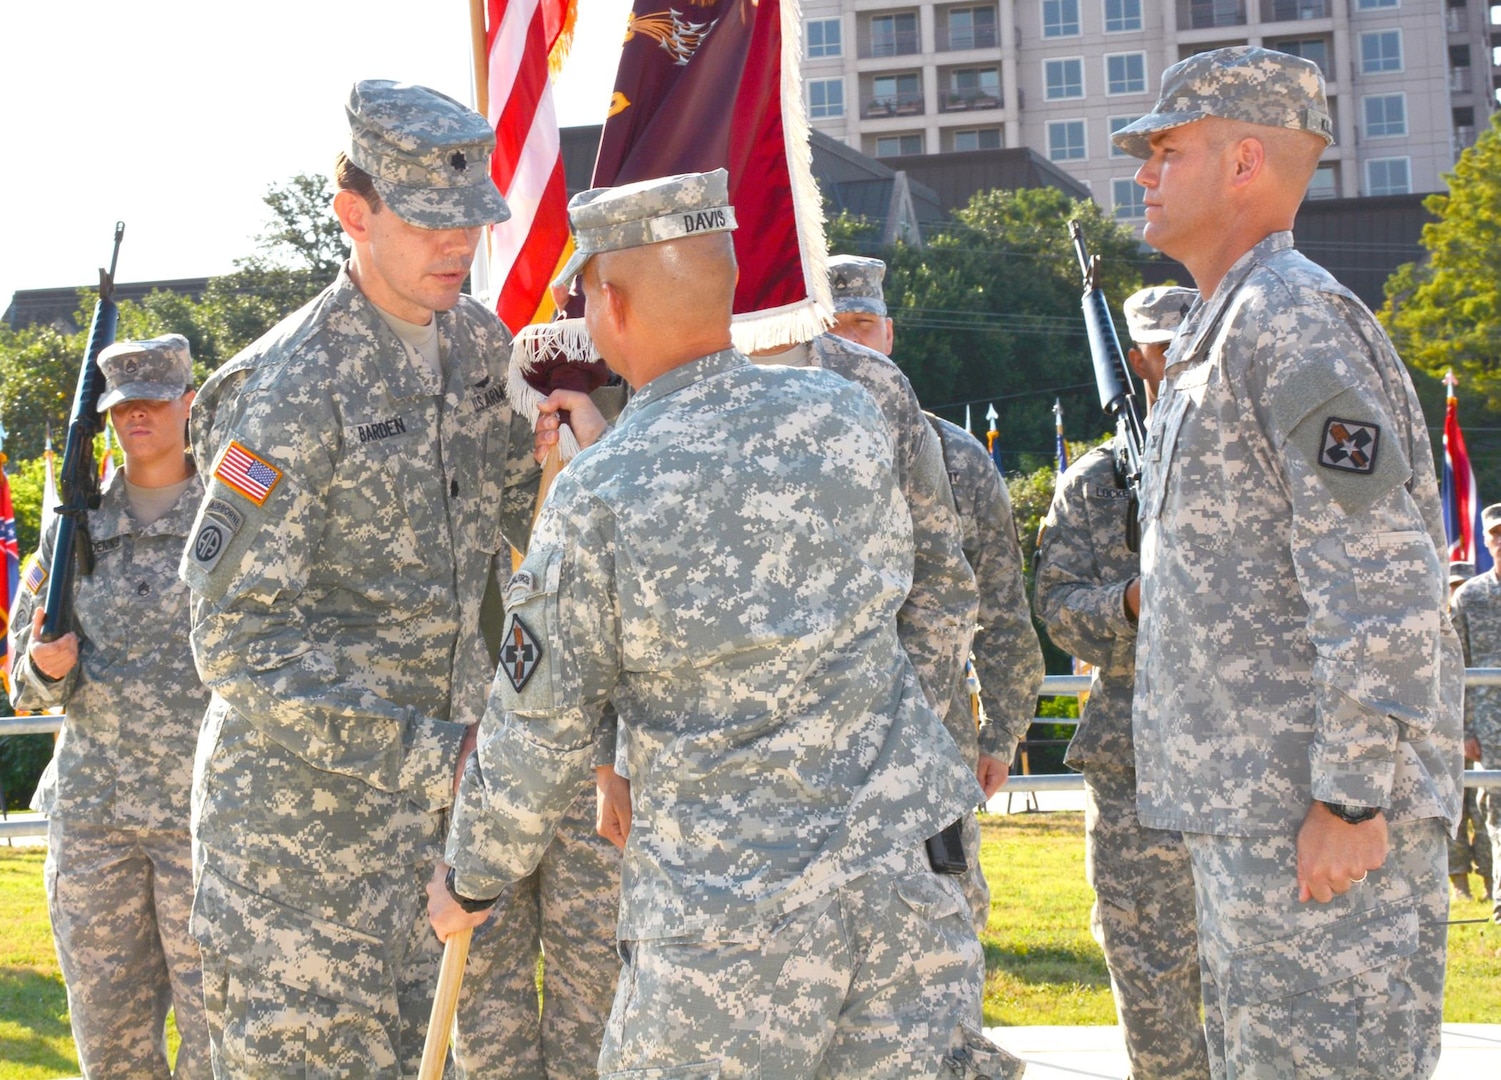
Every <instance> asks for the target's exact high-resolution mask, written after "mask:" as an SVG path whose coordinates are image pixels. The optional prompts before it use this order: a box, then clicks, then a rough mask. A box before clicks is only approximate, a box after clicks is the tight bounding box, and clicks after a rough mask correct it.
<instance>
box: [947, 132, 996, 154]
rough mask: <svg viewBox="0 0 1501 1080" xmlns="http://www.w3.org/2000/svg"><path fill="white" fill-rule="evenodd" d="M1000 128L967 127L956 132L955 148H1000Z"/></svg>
mask: <svg viewBox="0 0 1501 1080" xmlns="http://www.w3.org/2000/svg"><path fill="white" fill-rule="evenodd" d="M1000 148H1001V129H1000V128H967V129H965V130H964V131H956V132H954V149H955V150H999V149H1000Z"/></svg>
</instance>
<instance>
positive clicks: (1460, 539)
mask: <svg viewBox="0 0 1501 1080" xmlns="http://www.w3.org/2000/svg"><path fill="white" fill-rule="evenodd" d="M1444 385H1445V386H1447V387H1448V388H1449V396H1448V400H1447V401H1446V402H1445V405H1444V481H1443V486H1442V489H1441V491H1440V495H1441V498H1442V500H1443V510H1444V532H1445V534H1446V535H1447V537H1448V540H1449V561H1450V562H1451V563H1454V562H1472V563H1474V564H1475V572H1476V573H1477V574H1483V573H1485V572H1486V571H1487V570H1489V569H1490V568H1491V566H1492V560H1491V553H1490V552H1489V551H1487V550H1486V547H1485V542H1484V540H1483V539H1482V537H1483V535H1484V534H1483V532H1482V530H1481V527H1480V511H1481V509H1483V507H1482V505H1481V502H1480V494H1479V492H1478V491H1477V490H1476V487H1475V472H1474V470H1473V469H1471V468H1470V454H1469V451H1467V450H1466V449H1465V437H1464V433H1463V432H1462V431H1460V429H1459V398H1458V397H1457V396H1456V395H1455V392H1454V391H1455V387H1457V386H1458V385H1459V380H1458V379H1456V378H1455V377H1454V372H1453V371H1452V370H1450V371H1448V372H1446V373H1445V374H1444Z"/></svg>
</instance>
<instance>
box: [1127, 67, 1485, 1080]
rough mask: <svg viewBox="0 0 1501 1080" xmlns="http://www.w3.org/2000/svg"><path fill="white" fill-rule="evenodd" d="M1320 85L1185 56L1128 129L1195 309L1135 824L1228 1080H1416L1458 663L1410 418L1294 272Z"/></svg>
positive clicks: (1143, 714) (1154, 559)
mask: <svg viewBox="0 0 1501 1080" xmlns="http://www.w3.org/2000/svg"><path fill="white" fill-rule="evenodd" d="M1331 132H1332V125H1331V123H1330V119H1329V113H1328V110H1327V107H1326V104H1325V99H1324V84H1323V78H1322V77H1321V75H1320V74H1319V69H1318V67H1317V66H1316V65H1315V64H1313V63H1311V62H1309V61H1307V60H1303V59H1299V58H1296V57H1292V56H1288V55H1286V54H1283V53H1277V52H1270V51H1267V50H1265V49H1261V48H1256V47H1246V46H1242V47H1236V48H1229V49H1216V50H1214V51H1212V52H1207V53H1203V54H1200V55H1197V56H1192V57H1189V58H1188V59H1186V60H1183V61H1181V62H1180V63H1178V64H1175V65H1173V66H1172V67H1171V68H1169V69H1168V70H1167V71H1166V72H1165V73H1164V74H1163V77H1162V93H1161V96H1160V97H1159V99H1158V101H1157V104H1156V106H1155V107H1154V108H1153V110H1152V112H1150V113H1149V114H1148V115H1146V116H1144V117H1142V118H1141V119H1139V120H1137V121H1135V122H1134V123H1131V124H1129V125H1127V126H1126V127H1124V128H1122V129H1121V130H1120V131H1117V132H1116V133H1115V134H1114V135H1113V136H1112V138H1113V139H1114V141H1115V144H1116V145H1117V146H1119V147H1120V148H1121V149H1123V150H1125V151H1127V152H1128V153H1131V154H1134V155H1136V156H1137V157H1140V158H1144V159H1145V161H1144V163H1143V164H1142V165H1141V167H1140V168H1139V169H1138V170H1137V174H1136V179H1137V181H1138V183H1140V184H1142V185H1143V187H1145V188H1146V194H1145V197H1144V198H1145V203H1146V208H1147V209H1146V231H1145V234H1144V235H1145V239H1146V241H1147V242H1148V243H1149V244H1151V245H1152V246H1154V247H1156V248H1158V249H1160V250H1161V251H1163V252H1165V253H1166V254H1168V255H1170V256H1172V257H1174V258H1176V259H1179V260H1180V261H1182V263H1183V264H1184V265H1185V266H1186V267H1188V269H1189V272H1190V273H1191V274H1192V275H1193V278H1194V282H1195V284H1196V285H1197V286H1198V288H1199V292H1200V294H1201V296H1202V299H1201V300H1200V301H1199V303H1198V305H1197V306H1195V307H1194V309H1193V310H1192V311H1191V312H1190V313H1189V316H1188V318H1187V320H1186V321H1185V322H1184V324H1183V326H1182V327H1181V328H1180V329H1179V331H1178V334H1177V336H1176V337H1175V338H1174V339H1173V343H1172V346H1171V348H1170V350H1169V352H1168V358H1167V359H1168V366H1167V373H1166V378H1165V381H1164V383H1163V389H1162V398H1161V400H1160V401H1159V402H1158V403H1157V408H1156V410H1155V415H1154V417H1153V420H1152V424H1151V427H1150V428H1149V430H1148V432H1147V447H1146V458H1147V460H1146V470H1145V483H1144V485H1143V492H1142V498H1141V519H1142V531H1143V535H1142V542H1141V611H1142V613H1143V614H1142V620H1141V625H1140V628H1139V629H1138V632H1137V654H1136V655H1137V668H1136V698H1135V702H1134V706H1133V724H1134V736H1135V740H1136V768H1137V807H1138V811H1139V813H1140V816H1141V821H1142V824H1144V825H1148V826H1151V827H1153V828H1162V829H1178V830H1181V831H1182V832H1183V834H1184V839H1185V842H1186V843H1187V844H1188V849H1189V855H1190V857H1191V859H1192V861H1193V872H1194V885H1195V888H1196V892H1197V907H1198V912H1199V950H1200V954H1201V958H1202V965H1201V967H1202V975H1203V981H1204V1004H1205V1012H1206V1021H1207V1029H1208V1031H1207V1034H1208V1042H1209V1052H1210V1060H1211V1063H1212V1066H1213V1068H1214V1071H1215V1074H1216V1075H1225V1076H1231V1077H1246V1076H1292V1075H1300V1076H1327V1077H1335V1076H1337V1077H1367V1076H1368V1077H1392V1076H1419V1077H1421V1076H1428V1075H1430V1074H1431V1073H1432V1072H1433V1070H1434V1068H1435V1066H1436V1064H1437V1061H1438V1053H1439V1025H1440V1019H1441V1008H1442V1001H1443V982H1444V937H1445V925H1444V922H1445V918H1446V915H1447V911H1448V900H1449V894H1448V882H1447V881H1446V879H1445V843H1444V838H1445V833H1446V832H1447V827H1446V825H1445V822H1446V821H1447V822H1448V823H1449V824H1450V825H1452V824H1453V822H1454V821H1455V820H1456V818H1457V817H1458V813H1459V801H1460V800H1459V790H1460V789H1459V761H1460V753H1459V741H1460V740H1459V735H1460V689H1461V681H1462V677H1463V676H1462V671H1463V658H1462V656H1461V655H1460V649H1459V641H1458V639H1457V637H1456V636H1455V634H1454V629H1453V626H1452V625H1451V624H1450V622H1449V618H1448V616H1447V615H1446V613H1445V582H1444V567H1443V563H1442V561H1441V560H1440V556H1439V553H1440V551H1443V550H1445V547H1446V545H1445V541H1444V527H1443V521H1442V516H1441V514H1440V510H1439V497H1438V484H1437V482H1436V480H1435V478H1434V474H1433V465H1432V463H1433V457H1432V453H1431V448H1430V446H1429V442H1428V434H1427V430H1426V427H1425V425H1424V421H1423V414H1422V411H1421V409H1420V408H1419V406H1418V400H1417V397H1416V395H1415V394H1414V392H1413V389H1412V383H1411V381H1410V380H1409V378H1408V376H1407V372H1406V370H1405V369H1404V368H1403V366H1402V361H1401V360H1400V359H1399V358H1398V356H1397V354H1396V352H1395V351H1394V350H1393V348H1392V345H1391V342H1390V341H1389V340H1388V339H1387V337H1386V335H1385V334H1384V333H1383V332H1382V330H1381V328H1380V326H1379V325H1378V324H1377V322H1376V320H1375V319H1374V318H1373V317H1372V315H1371V313H1370V312H1369V311H1368V310H1367V309H1366V308H1365V306H1364V305H1363V304H1361V302H1360V301H1359V300H1358V299H1356V298H1355V296H1354V295H1353V294H1351V293H1350V292H1349V290H1347V289H1345V288H1344V287H1342V286H1341V285H1340V284H1339V283H1338V282H1336V281H1335V280H1334V279H1333V278H1332V277H1331V276H1330V275H1329V274H1328V273H1327V272H1326V271H1324V270H1323V269H1321V268H1320V267H1318V266H1316V265H1314V264H1313V263H1311V262H1309V261H1308V260H1307V259H1306V258H1304V257H1303V256H1302V255H1300V254H1298V252H1297V251H1295V250H1294V249H1293V246H1292V244H1293V240H1292V234H1291V231H1290V230H1291V228H1292V223H1293V218H1294V216H1295V214H1296V213H1297V210H1298V206H1299V204H1300V203H1301V200H1302V198H1303V195H1304V193H1305V191H1306V190H1307V185H1308V182H1309V180H1310V179H1311V178H1312V176H1313V173H1314V169H1315V168H1316V166H1317V164H1318V158H1319V155H1320V154H1321V153H1322V151H1323V150H1324V148H1325V147H1326V146H1327V145H1328V143H1329V142H1330V141H1331V139H1332V135H1331Z"/></svg>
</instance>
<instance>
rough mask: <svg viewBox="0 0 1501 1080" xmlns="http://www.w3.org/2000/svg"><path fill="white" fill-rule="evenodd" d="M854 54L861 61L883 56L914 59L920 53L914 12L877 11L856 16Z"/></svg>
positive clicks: (919, 39) (920, 44)
mask: <svg viewBox="0 0 1501 1080" xmlns="http://www.w3.org/2000/svg"><path fill="white" fill-rule="evenodd" d="M857 33H858V38H859V41H858V50H857V51H858V54H859V57H860V59H861V60H871V59H877V58H880V57H886V56H914V55H916V54H917V53H920V52H922V36H921V35H920V34H919V33H918V29H917V10H916V9H915V8H914V9H912V10H909V11H878V12H872V13H870V14H868V15H865V14H862V15H861V16H860V20H859V25H858V28H857Z"/></svg>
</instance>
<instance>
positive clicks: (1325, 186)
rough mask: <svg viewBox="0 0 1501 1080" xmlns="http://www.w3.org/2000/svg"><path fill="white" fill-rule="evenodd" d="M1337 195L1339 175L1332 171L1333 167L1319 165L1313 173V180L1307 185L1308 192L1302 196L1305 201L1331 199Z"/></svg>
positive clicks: (1331, 165)
mask: <svg viewBox="0 0 1501 1080" xmlns="http://www.w3.org/2000/svg"><path fill="white" fill-rule="evenodd" d="M1338 195H1339V174H1338V173H1336V172H1335V171H1334V165H1333V164H1328V165H1320V166H1319V167H1318V168H1317V169H1315V170H1314V171H1313V179H1312V180H1311V181H1309V183H1308V191H1307V192H1306V193H1305V194H1304V196H1303V197H1304V198H1305V199H1333V198H1335V197H1336V196H1338Z"/></svg>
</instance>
